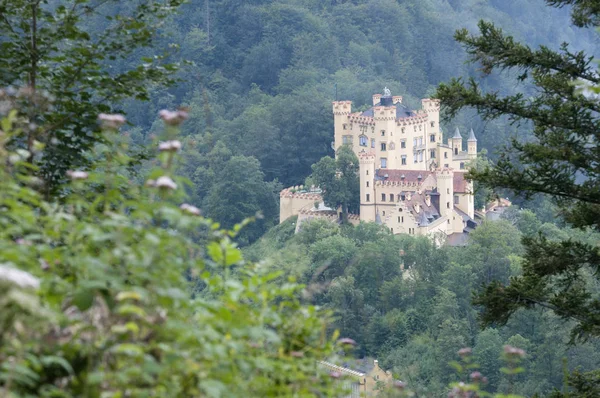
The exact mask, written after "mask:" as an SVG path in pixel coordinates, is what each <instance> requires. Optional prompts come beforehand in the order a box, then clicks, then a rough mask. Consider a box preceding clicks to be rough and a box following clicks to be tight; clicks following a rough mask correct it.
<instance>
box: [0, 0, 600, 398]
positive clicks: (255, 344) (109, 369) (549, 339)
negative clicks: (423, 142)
mask: <svg viewBox="0 0 600 398" xmlns="http://www.w3.org/2000/svg"><path fill="white" fill-rule="evenodd" d="M548 5H550V6H555V7H549V6H548ZM480 20H483V22H479V21H480ZM491 23H493V24H494V25H490V24H491ZM599 25H600V5H599V3H598V1H596V0H573V1H570V0H547V1H543V0H490V1H482V0H348V1H344V0H332V1H317V0H250V1H243V2H241V1H234V0H189V1H182V0H139V1H138V0H135V1H128V2H123V1H117V0H76V1H75V0H0V50H2V52H3V55H4V56H3V57H0V83H1V85H2V86H3V87H4V88H2V89H0V165H1V167H0V395H4V394H6V396H10V397H33V396H43V397H80V396H84V397H122V396H132V397H146V396H161V397H188V396H211V397H228V396H286V397H287V396H323V397H325V396H343V394H344V392H341V391H340V389H341V386H342V385H341V384H340V383H338V382H337V379H338V378H339V377H340V375H339V374H336V373H335V372H331V373H330V372H328V371H325V370H324V369H321V368H318V367H316V364H317V363H318V362H319V361H323V360H327V361H332V362H336V363H339V364H345V365H347V366H349V367H352V368H355V369H360V367H361V366H362V365H361V362H359V361H358V360H359V359H362V358H370V359H373V358H376V359H378V360H379V361H380V363H381V365H382V367H383V368H385V369H389V370H390V371H392V372H393V375H394V378H395V379H396V380H402V381H403V382H405V383H406V384H403V383H399V384H398V383H396V384H394V386H395V387H398V389H397V390H394V391H391V392H389V394H390V395H391V396H419V397H430V396H431V397H441V396H447V395H448V391H451V393H450V396H461V397H462V396H467V397H476V396H483V394H480V393H475V392H474V391H475V390H479V389H484V390H485V391H489V392H490V393H498V394H517V395H519V396H536V395H537V396H540V397H541V396H550V395H551V394H553V395H552V396H555V397H564V396H570V395H569V394H571V392H569V389H571V391H576V393H573V394H578V395H572V396H576V397H593V396H595V394H597V393H598V391H600V385H599V384H600V383H599V382H598V380H600V376H599V375H598V369H600V341H599V340H598V336H599V335H600V326H598V325H600V316H599V315H598V308H600V301H599V300H600V288H599V283H598V275H599V274H600V265H599V264H600V251H599V250H600V249H599V246H598V242H599V241H600V234H599V233H598V228H600V225H598V222H599V221H598V220H599V218H598V216H599V215H600V197H599V193H598V192H600V191H599V189H600V187H598V181H600V176H599V173H598V162H599V161H600V160H599V159H598V150H597V148H598V146H597V145H598V139H599V138H598V137H600V132H599V131H600V128H599V127H598V112H600V107H598V101H597V98H598V97H597V96H594V95H597V94H600V93H598V91H600V88H599V87H600V78H598V73H597V67H596V65H595V64H593V63H591V58H589V57H593V56H594V55H597V54H598V53H599V52H600V46H599V41H598V37H599V36H598V32H596V31H595V30H594V29H593V28H594V27H597V26H599ZM497 27H498V28H502V29H503V32H504V34H507V35H510V36H512V37H514V40H513V39H512V38H505V37H504V36H503V33H502V32H500V31H499V30H497ZM461 28H466V29H467V31H464V30H463V31H459V32H458V33H456V34H455V31H456V30H458V29H461ZM469 32H471V33H473V34H474V35H475V36H470V34H469ZM478 34H479V35H480V36H477V35H478ZM516 42H522V43H525V44H527V45H529V46H531V48H533V49H536V51H538V52H535V53H533V52H531V51H530V49H529V48H524V47H521V46H520V45H518V44H516ZM562 43H568V45H567V44H565V45H564V46H563V47H561V45H562ZM540 46H541V47H540ZM538 49H539V50H538ZM580 50H581V51H583V52H582V53H578V51H580ZM553 51H559V52H560V54H561V55H560V56H557V55H556V54H557V53H554V52H553ZM469 61H471V62H469ZM456 78H459V80H456ZM460 78H462V80H460ZM469 78H473V80H469ZM384 86H387V87H389V88H390V89H391V91H392V93H393V94H394V95H402V96H403V97H404V102H405V103H407V104H408V105H409V106H412V107H414V108H418V107H419V103H420V99H421V98H424V97H433V96H436V97H441V98H442V99H445V100H446V101H447V105H446V111H447V112H446V115H447V116H448V118H447V119H446V120H445V121H444V124H443V129H444V132H445V133H447V132H450V131H454V127H455V126H458V127H460V128H461V130H462V131H463V132H466V131H468V129H470V128H473V129H474V130H475V131H476V132H477V137H478V139H479V142H478V143H479V148H480V149H481V150H482V153H481V155H482V156H481V157H480V160H479V162H478V164H477V166H478V168H477V170H475V171H472V173H473V174H472V175H471V176H472V177H473V178H475V181H476V183H477V184H478V187H481V191H480V192H479V193H478V196H477V203H478V205H482V204H484V203H485V200H486V199H487V196H486V195H488V194H492V193H493V192H495V193H496V194H501V195H502V196H508V197H510V199H511V200H512V202H513V204H514V206H512V207H511V208H509V209H508V210H507V211H506V212H505V213H504V214H503V215H502V218H501V219H500V220H499V221H495V222H491V221H483V222H482V223H481V225H480V226H479V227H478V228H477V229H475V230H474V232H472V233H471V234H470V236H469V244H468V245H467V246H465V247H447V246H442V247H438V246H437V245H436V244H435V243H434V242H432V241H431V240H430V239H428V238H426V237H414V236H409V235H393V234H392V233H390V231H389V230H388V229H386V228H385V227H382V226H380V225H377V224H375V223H361V224H359V225H356V226H352V225H346V224H345V223H341V224H340V225H338V224H334V223H329V222H325V221H312V222H310V223H306V224H303V225H302V228H301V229H300V230H299V231H298V233H295V231H296V221H297V220H296V219H295V218H291V219H288V220H286V221H285V222H283V223H281V224H279V219H278V215H279V203H278V202H279V192H280V190H281V189H282V188H284V187H287V186H291V185H298V184H303V183H304V182H305V181H307V178H308V181H313V182H314V181H321V183H322V184H323V185H324V184H327V178H330V177H332V176H335V175H336V174H335V168H336V167H337V168H338V169H339V168H341V167H343V165H341V166H340V165H339V164H336V162H335V161H334V160H333V159H332V158H325V160H323V158H324V157H325V156H332V155H333V150H332V146H331V142H332V141H333V118H332V115H331V101H333V100H335V99H344V100H351V101H353V107H354V109H358V110H361V109H366V108H367V107H369V106H370V105H371V95H372V94H374V93H378V92H381V91H382V89H383V87H384ZM582 87H583V88H582ZM582 93H583V94H582ZM594 93H595V94H594ZM450 117H451V118H450ZM511 140H512V141H511ZM523 143H525V144H523ZM511 150H512V151H516V153H517V155H514V154H515V152H511ZM339 154H340V156H339V157H338V159H339V162H338V163H342V161H343V159H344V156H345V154H344V153H342V152H340V153H339ZM513 155H514V156H513ZM519 155H520V156H521V157H519ZM525 155H527V156H525ZM514 159H517V160H518V161H520V162H521V163H518V162H515V163H513V160H514ZM320 160H321V162H319V161H320ZM487 160H489V161H490V162H487ZM528 161H529V163H528ZM491 165H495V168H494V167H491ZM515 165H516V166H515ZM513 166H515V167H513ZM521 166H522V167H521ZM331 171H333V172H331ZM328 173H329V174H328ZM350 174H351V173H350V172H349V173H348V175H350ZM344 184H345V185H344V186H345V188H346V189H345V190H344V192H337V194H338V195H332V196H335V197H331V198H330V199H328V200H330V201H331V202H332V203H335V204H336V205H341V206H342V207H343V208H344V209H345V210H346V209H351V210H353V209H354V207H355V203H354V201H355V198H353V195H352V193H353V192H355V190H356V186H355V185H356V184H355V180H353V179H352V178H348V179H347V181H344ZM479 184H480V185H479ZM540 193H545V194H546V195H541V194H540ZM340 337H343V338H341V339H340ZM467 347H471V348H469V349H467ZM514 347H518V349H522V350H524V353H521V351H519V350H518V349H516V348H514ZM461 349H462V351H461V352H462V353H463V354H464V353H465V352H467V351H468V350H471V349H472V357H471V356H470V354H469V355H466V356H467V357H468V358H469V359H468V360H470V361H472V363H476V364H477V366H475V365H473V370H474V369H475V368H476V369H477V370H478V371H480V372H481V374H483V375H484V376H485V378H486V382H485V383H482V382H481V380H482V379H481V374H479V375H478V376H477V375H476V376H473V375H475V373H471V375H470V376H469V375H468V373H470V372H471V370H472V369H471V368H466V369H465V368H461V367H460V366H458V365H457V363H456V362H453V361H458V360H459V355H458V353H459V350H461ZM465 350H467V351H465ZM511 350H513V351H512V353H511ZM514 350H517V351H514ZM468 352H470V351H468ZM502 352H504V354H502ZM515 353H516V354H515ZM511 355H513V356H512V357H511ZM514 355H516V357H518V358H519V359H517V360H516V361H513V362H510V361H511V360H514V358H516V357H515V356H514ZM461 356H462V357H463V360H464V359H465V355H461ZM511 358H512V359H511ZM507 362H508V364H507ZM521 367H522V369H521ZM590 371H592V372H594V371H595V373H588V374H587V375H583V376H581V374H582V373H584V372H590ZM572 372H574V373H572ZM458 380H460V381H464V382H466V383H467V384H461V385H457V384H453V383H454V382H456V381H458ZM469 381H471V383H469ZM407 386H408V388H406V387H407ZM461 389H462V390H461ZM452 391H458V393H456V394H454V393H453V392H452ZM465 391H468V392H465ZM453 394H454V395H453ZM586 394H587V395H586ZM382 396H383V392H382Z"/></svg>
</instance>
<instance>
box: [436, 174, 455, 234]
mask: <svg viewBox="0 0 600 398" xmlns="http://www.w3.org/2000/svg"><path fill="white" fill-rule="evenodd" d="M435 176H436V179H437V190H438V192H439V194H440V215H441V216H442V217H446V218H447V219H448V221H449V222H448V221H446V222H447V223H448V224H447V234H448V235H449V234H451V233H452V215H453V213H454V173H453V172H452V170H451V169H442V170H438V171H436V173H435Z"/></svg>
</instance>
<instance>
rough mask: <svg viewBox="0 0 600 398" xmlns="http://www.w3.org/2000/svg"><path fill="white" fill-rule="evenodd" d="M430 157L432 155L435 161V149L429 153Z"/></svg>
mask: <svg viewBox="0 0 600 398" xmlns="http://www.w3.org/2000/svg"><path fill="white" fill-rule="evenodd" d="M429 155H430V157H431V159H435V149H432V150H431V151H429Z"/></svg>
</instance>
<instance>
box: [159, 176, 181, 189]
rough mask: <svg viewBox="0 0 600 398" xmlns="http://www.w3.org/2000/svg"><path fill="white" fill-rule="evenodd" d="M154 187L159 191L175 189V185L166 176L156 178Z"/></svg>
mask: <svg viewBox="0 0 600 398" xmlns="http://www.w3.org/2000/svg"><path fill="white" fill-rule="evenodd" d="M155 186H156V187H158V188H161V189H173V190H174V189H177V184H175V181H173V180H172V179H171V177H168V176H162V177H158V179H157V180H156V183H155Z"/></svg>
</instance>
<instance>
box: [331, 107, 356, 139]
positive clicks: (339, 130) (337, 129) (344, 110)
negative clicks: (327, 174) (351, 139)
mask: <svg viewBox="0 0 600 398" xmlns="http://www.w3.org/2000/svg"><path fill="white" fill-rule="evenodd" d="M351 112H352V101H334V102H333V129H334V140H335V141H334V150H335V151H337V150H338V148H339V147H341V146H342V143H343V137H344V135H350V136H351V135H352V131H351V130H350V124H349V121H348V116H349V115H350V113H351Z"/></svg>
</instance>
